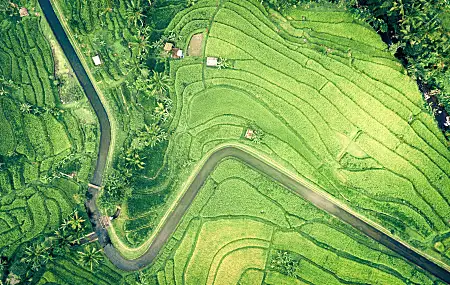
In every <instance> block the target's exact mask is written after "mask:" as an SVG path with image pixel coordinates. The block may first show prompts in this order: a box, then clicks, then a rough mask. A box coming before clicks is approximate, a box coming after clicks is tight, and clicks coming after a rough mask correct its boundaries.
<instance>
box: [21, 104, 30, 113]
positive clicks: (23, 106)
mask: <svg viewBox="0 0 450 285" xmlns="http://www.w3.org/2000/svg"><path fill="white" fill-rule="evenodd" d="M31 107H32V106H31V105H30V104H28V103H22V104H20V111H21V112H22V113H27V114H28V113H30V112H31Z"/></svg>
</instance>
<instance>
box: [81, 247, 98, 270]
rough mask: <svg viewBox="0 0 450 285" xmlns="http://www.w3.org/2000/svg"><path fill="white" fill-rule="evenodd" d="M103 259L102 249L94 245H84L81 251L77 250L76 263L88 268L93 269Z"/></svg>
mask: <svg viewBox="0 0 450 285" xmlns="http://www.w3.org/2000/svg"><path fill="white" fill-rule="evenodd" d="M102 260H103V255H102V249H101V248H99V249H97V248H96V247H94V246H93V247H91V246H90V245H88V246H86V247H85V248H84V250H83V251H78V263H79V264H80V265H81V266H83V267H87V268H89V269H90V270H91V271H93V269H94V266H97V265H99V264H100V262H101V261H102Z"/></svg>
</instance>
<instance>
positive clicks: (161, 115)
mask: <svg viewBox="0 0 450 285" xmlns="http://www.w3.org/2000/svg"><path fill="white" fill-rule="evenodd" d="M153 116H154V117H155V118H156V119H157V120H158V121H165V120H167V118H168V117H169V116H170V113H169V110H168V109H167V108H166V106H165V105H164V104H163V103H162V102H158V103H157V104H156V107H155V110H154V111H153Z"/></svg>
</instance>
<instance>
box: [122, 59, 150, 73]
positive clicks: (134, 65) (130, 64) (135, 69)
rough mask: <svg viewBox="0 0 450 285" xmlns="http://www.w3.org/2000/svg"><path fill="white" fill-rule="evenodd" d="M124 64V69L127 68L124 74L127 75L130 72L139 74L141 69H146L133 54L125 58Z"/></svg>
mask: <svg viewBox="0 0 450 285" xmlns="http://www.w3.org/2000/svg"><path fill="white" fill-rule="evenodd" d="M124 65H125V69H126V70H127V71H126V73H125V75H128V74H130V73H131V74H133V73H136V74H141V73H142V71H144V70H145V69H146V67H145V65H144V64H143V63H142V62H141V61H140V60H139V59H138V58H137V57H134V56H132V57H131V58H129V59H128V60H126V61H125V62H124Z"/></svg>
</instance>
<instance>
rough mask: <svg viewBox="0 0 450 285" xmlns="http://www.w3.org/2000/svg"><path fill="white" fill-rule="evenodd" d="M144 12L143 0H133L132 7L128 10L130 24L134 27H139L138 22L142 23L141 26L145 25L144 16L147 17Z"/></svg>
mask: <svg viewBox="0 0 450 285" xmlns="http://www.w3.org/2000/svg"><path fill="white" fill-rule="evenodd" d="M143 12H144V10H143V8H142V7H141V0H131V2H130V7H129V8H128V10H127V18H128V24H129V25H131V24H133V25H134V27H137V26H138V23H140V24H141V26H143V25H144V22H143V21H142V18H144V17H145V15H144V14H143Z"/></svg>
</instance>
